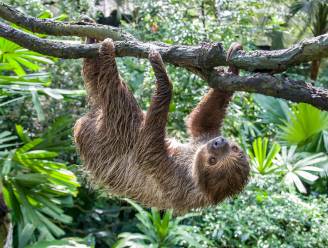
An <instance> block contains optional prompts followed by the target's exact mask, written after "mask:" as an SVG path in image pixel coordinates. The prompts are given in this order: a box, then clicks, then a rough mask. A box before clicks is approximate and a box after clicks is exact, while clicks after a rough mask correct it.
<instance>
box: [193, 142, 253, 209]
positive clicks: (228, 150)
mask: <svg viewBox="0 0 328 248" xmlns="http://www.w3.org/2000/svg"><path fill="white" fill-rule="evenodd" d="M249 170H250V169H249V163H248V159H247V157H246V155H245V153H244V152H243V150H242V149H241V148H240V147H239V146H238V145H237V144H235V143H234V142H229V141H228V140H226V139H225V138H223V137H221V136H220V137H216V138H214V139H212V140H209V141H208V142H207V143H206V144H204V145H203V146H202V147H201V148H200V149H199V150H198V152H197V154H196V160H195V163H194V168H193V177H194V178H195V180H196V182H197V184H198V186H199V187H200V189H201V190H202V191H204V192H205V193H206V194H207V195H208V196H209V198H210V200H211V201H213V202H214V203H216V202H219V201H221V200H223V199H224V198H226V197H228V196H232V195H234V194H236V193H239V192H240V191H241V190H242V189H243V187H244V186H245V185H246V183H247V179H248V176H249Z"/></svg>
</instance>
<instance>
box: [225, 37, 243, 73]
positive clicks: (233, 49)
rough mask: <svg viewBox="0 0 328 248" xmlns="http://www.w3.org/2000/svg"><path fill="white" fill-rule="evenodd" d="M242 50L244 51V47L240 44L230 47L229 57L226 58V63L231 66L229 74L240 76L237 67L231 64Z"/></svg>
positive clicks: (235, 43)
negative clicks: (232, 59) (233, 58)
mask: <svg viewBox="0 0 328 248" xmlns="http://www.w3.org/2000/svg"><path fill="white" fill-rule="evenodd" d="M240 50H243V46H242V45H241V44H240V43H238V42H233V43H232V44H231V45H230V47H229V49H228V51H227V56H226V61H227V62H228V64H229V69H228V72H231V73H233V74H236V75H238V74H239V69H238V68H237V67H236V66H235V65H233V64H231V63H230V60H231V58H232V57H233V56H234V55H235V54H236V52H237V51H240Z"/></svg>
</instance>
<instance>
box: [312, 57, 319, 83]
mask: <svg viewBox="0 0 328 248" xmlns="http://www.w3.org/2000/svg"><path fill="white" fill-rule="evenodd" d="M320 62H321V60H313V61H312V65H311V79H312V80H317V77H318V74H319V68H320Z"/></svg>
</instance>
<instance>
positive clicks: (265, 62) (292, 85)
mask: <svg viewBox="0 0 328 248" xmlns="http://www.w3.org/2000/svg"><path fill="white" fill-rule="evenodd" d="M0 17H1V18H3V19H4V20H6V21H9V22H12V23H14V24H17V25H19V26H21V27H23V28H25V29H27V30H30V31H32V32H36V33H41V34H48V35H55V36H78V37H86V36H88V37H94V38H97V39H99V40H103V39H105V38H107V37H109V38H112V39H113V40H114V41H115V47H116V56H118V57H124V56H132V57H137V58H147V57H148V55H149V52H150V50H152V49H155V50H157V51H158V52H159V53H160V54H161V56H162V58H163V60H164V61H165V62H166V63H170V64H173V65H175V66H178V67H182V68H186V69H188V70H189V71H191V72H193V73H196V74H197V75H199V76H200V77H202V78H203V79H204V80H206V81H207V82H208V84H209V85H210V86H211V87H217V88H222V89H226V90H233V91H246V92H258V93H261V94H265V95H270V96H274V97H279V98H283V99H286V100H291V101H293V102H306V103H309V104H312V105H313V106H316V107H318V108H320V109H324V110H328V90H327V89H324V88H317V87H313V86H312V85H311V84H308V83H305V82H304V81H296V80H292V79H288V78H286V77H283V76H273V75H270V74H265V73H261V74H260V73H257V74H251V75H250V76H246V77H240V76H233V75H229V74H226V73H218V72H217V71H216V69H215V68H214V67H217V66H226V65H228V64H232V65H235V66H237V67H238V68H241V69H244V70H247V71H251V72H252V71H259V70H260V71H269V72H271V73H277V72H282V71H284V70H286V69H287V68H289V67H291V66H293V65H297V64H300V63H303V62H308V61H312V60H316V59H321V58H324V57H328V34H324V35H321V36H318V37H314V38H311V39H306V40H303V41H302V42H299V43H297V44H295V45H293V46H292V47H290V48H288V49H282V50H275V51H252V52H245V51H238V52H237V53H236V54H234V55H233V56H232V57H231V59H230V60H229V61H228V62H227V61H226V52H225V50H224V49H223V47H222V45H221V44H220V43H218V42H217V43H203V44H201V45H197V46H183V45H167V44H164V43H160V42H141V41H139V40H137V39H136V38H134V37H133V36H131V35H130V34H128V33H126V32H124V31H123V30H121V29H118V28H113V27H110V26H104V25H99V24H89V23H82V22H76V23H68V22H55V21H53V20H50V19H38V18H35V17H31V16H28V15H25V14H23V13H21V12H19V11H17V10H16V9H14V8H12V7H10V6H9V5H6V4H4V3H0ZM0 36H1V37H4V38H6V39H8V40H11V41H13V42H15V43H17V44H19V45H21V46H22V47H25V48H28V49H30V50H33V51H36V52H39V53H42V54H45V55H50V56H55V57H59V58H74V59H75V58H85V57H94V56H96V55H97V54H98V50H99V45H98V44H92V45H90V44H76V42H75V43H72V42H65V43H64V42H59V41H55V40H49V39H41V38H39V37H37V36H34V35H32V34H28V33H25V32H23V31H20V30H17V29H14V28H12V27H11V26H9V25H7V24H5V23H4V22H0Z"/></svg>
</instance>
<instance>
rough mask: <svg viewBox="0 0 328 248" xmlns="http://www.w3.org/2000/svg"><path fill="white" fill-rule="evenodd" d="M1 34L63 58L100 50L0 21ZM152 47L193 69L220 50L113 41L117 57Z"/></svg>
mask: <svg viewBox="0 0 328 248" xmlns="http://www.w3.org/2000/svg"><path fill="white" fill-rule="evenodd" d="M0 36H1V37H4V38H6V39H8V40H11V41H13V42H15V43H17V44H18V45H20V46H22V47H25V48H27V49H30V50H32V51H36V52H39V53H42V54H44V55H49V56H54V57H59V58H65V59H77V58H88V57H95V56H96V55H97V54H98V50H99V44H70V43H64V42H59V41H53V40H47V39H41V38H39V37H37V36H34V35H31V34H28V33H25V32H23V31H20V30H17V29H14V28H12V27H10V26H9V25H7V24H4V23H1V22H0ZM151 49H155V50H157V51H158V52H159V53H160V54H161V55H162V58H163V60H164V61H165V62H167V63H171V64H173V65H176V66H179V67H183V68H187V69H189V70H192V71H196V70H197V69H199V70H200V69H201V68H202V66H201V65H202V64H203V63H204V62H203V60H204V59H205V60H208V58H213V59H214V57H215V55H216V54H217V53H220V52H221V53H222V51H223V48H222V46H221V44H219V43H216V44H211V45H208V44H207V45H206V46H205V45H203V46H169V45H166V44H163V43H143V42H140V41H138V40H135V39H133V40H130V41H115V53H116V56H118V57H126V56H132V57H137V58H148V55H149V52H150V50H151Z"/></svg>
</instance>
